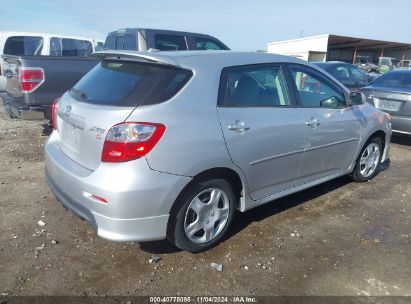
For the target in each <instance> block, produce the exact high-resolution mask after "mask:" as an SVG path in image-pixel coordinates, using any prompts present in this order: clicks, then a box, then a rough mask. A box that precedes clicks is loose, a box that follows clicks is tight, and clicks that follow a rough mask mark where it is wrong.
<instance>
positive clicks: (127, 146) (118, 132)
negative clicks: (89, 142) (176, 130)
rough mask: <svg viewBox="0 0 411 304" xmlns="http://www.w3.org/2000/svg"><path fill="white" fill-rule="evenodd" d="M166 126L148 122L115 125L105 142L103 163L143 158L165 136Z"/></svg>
mask: <svg viewBox="0 0 411 304" xmlns="http://www.w3.org/2000/svg"><path fill="white" fill-rule="evenodd" d="M165 130H166V126H164V125H162V124H157V123H148V122H124V123H120V124H117V125H114V126H113V127H111V128H110V130H109V131H108V132H107V136H106V139H105V141H104V146H103V153H102V156H101V161H102V162H110V163H115V162H126V161H130V160H134V159H138V158H140V157H143V156H144V155H146V154H147V153H148V152H150V151H151V150H152V149H153V148H154V146H155V145H156V144H157V143H158V141H159V140H160V139H161V137H162V136H163V134H164V132H165Z"/></svg>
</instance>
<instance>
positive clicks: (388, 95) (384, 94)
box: [361, 70, 411, 135]
mask: <svg viewBox="0 0 411 304" xmlns="http://www.w3.org/2000/svg"><path fill="white" fill-rule="evenodd" d="M361 92H363V93H364V94H365V96H366V97H367V101H368V102H370V103H372V104H374V106H375V107H376V108H378V109H380V110H383V111H385V112H387V113H389V114H390V115H391V117H392V120H391V121H392V131H393V132H397V133H404V134H409V135H411V70H394V71H391V72H387V73H385V74H383V75H381V76H380V77H378V78H377V79H376V80H375V81H373V82H372V83H371V84H370V85H369V86H366V87H364V88H362V89H361Z"/></svg>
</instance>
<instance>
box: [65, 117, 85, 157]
mask: <svg viewBox="0 0 411 304" xmlns="http://www.w3.org/2000/svg"><path fill="white" fill-rule="evenodd" d="M82 131H83V130H82V129H80V128H78V127H75V126H73V125H71V124H69V123H68V122H66V121H63V128H61V133H62V134H61V137H62V139H63V142H64V144H65V145H66V146H67V147H68V148H70V150H72V151H74V152H76V153H79V151H80V147H81V135H82Z"/></svg>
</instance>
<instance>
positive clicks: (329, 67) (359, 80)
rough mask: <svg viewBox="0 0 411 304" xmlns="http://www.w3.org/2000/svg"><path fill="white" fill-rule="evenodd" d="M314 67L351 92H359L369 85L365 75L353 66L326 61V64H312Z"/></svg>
mask: <svg viewBox="0 0 411 304" xmlns="http://www.w3.org/2000/svg"><path fill="white" fill-rule="evenodd" d="M313 63H314V64H315V65H316V66H318V67H319V68H321V69H323V70H324V71H326V72H328V73H329V74H331V75H332V76H334V78H336V79H337V80H339V81H340V82H341V83H342V84H343V85H345V86H346V87H347V88H348V89H350V90H351V91H359V90H360V88H362V87H364V86H366V85H368V84H369V83H370V81H369V78H368V76H367V74H365V72H364V71H363V70H361V69H360V68H358V67H356V66H355V65H353V64H349V63H345V62H340V61H328V62H313Z"/></svg>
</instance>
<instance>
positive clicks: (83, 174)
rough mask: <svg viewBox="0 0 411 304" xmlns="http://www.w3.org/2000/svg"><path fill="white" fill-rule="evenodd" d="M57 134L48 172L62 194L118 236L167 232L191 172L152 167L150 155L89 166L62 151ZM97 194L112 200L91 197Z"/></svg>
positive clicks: (152, 236)
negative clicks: (171, 215)
mask: <svg viewBox="0 0 411 304" xmlns="http://www.w3.org/2000/svg"><path fill="white" fill-rule="evenodd" d="M57 141H58V134H56V132H53V133H52V135H51V136H50V138H49V140H48V142H47V143H46V146H45V150H46V178H47V181H48V183H49V185H50V188H51V190H52V191H53V193H54V195H55V196H56V198H57V200H58V201H59V202H60V203H61V204H62V205H63V206H64V207H66V208H67V209H69V210H71V211H73V212H74V213H75V214H77V215H78V216H80V217H81V218H84V219H85V220H87V221H88V222H89V223H90V224H91V226H93V227H94V228H95V229H96V230H97V234H98V235H99V236H100V237H102V238H105V239H109V240H113V241H151V240H159V239H164V238H165V237H166V231H167V223H168V218H169V212H170V209H171V206H172V204H173V203H174V201H175V199H176V198H177V196H178V194H179V193H180V191H181V190H182V189H183V188H184V186H185V185H186V184H187V183H188V182H189V181H190V178H188V177H183V176H177V175H172V174H166V173H160V172H157V171H152V170H151V169H150V168H149V167H148V165H147V161H146V160H145V159H138V160H136V161H132V162H128V163H119V164H104V163H103V164H101V165H100V166H99V167H98V168H97V169H96V170H94V171H90V170H88V169H86V168H84V167H81V166H80V165H78V164H77V163H76V162H74V161H72V160H71V159H70V158H68V157H67V156H66V155H65V154H64V153H63V152H61V151H60V149H59V148H58V145H57V144H56V143H57ZM90 194H94V195H97V196H99V197H101V198H104V199H106V200H107V202H108V203H102V202H99V201H98V200H96V199H93V198H92V197H90Z"/></svg>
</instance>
